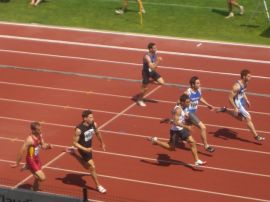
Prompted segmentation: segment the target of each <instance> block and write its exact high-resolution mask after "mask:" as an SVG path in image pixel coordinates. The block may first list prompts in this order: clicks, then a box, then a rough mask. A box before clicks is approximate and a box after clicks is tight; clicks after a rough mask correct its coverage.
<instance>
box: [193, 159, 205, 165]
mask: <svg viewBox="0 0 270 202" xmlns="http://www.w3.org/2000/svg"><path fill="white" fill-rule="evenodd" d="M205 164H206V161H201V160H200V159H199V160H197V161H196V162H195V166H203V165H205Z"/></svg>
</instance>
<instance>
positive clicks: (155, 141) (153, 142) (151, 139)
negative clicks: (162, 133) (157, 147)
mask: <svg viewBox="0 0 270 202" xmlns="http://www.w3.org/2000/svg"><path fill="white" fill-rule="evenodd" d="M147 140H148V141H150V142H151V143H152V144H156V143H157V140H158V138H157V137H148V138H147Z"/></svg>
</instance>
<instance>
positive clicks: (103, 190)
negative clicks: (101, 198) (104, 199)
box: [97, 185, 107, 194]
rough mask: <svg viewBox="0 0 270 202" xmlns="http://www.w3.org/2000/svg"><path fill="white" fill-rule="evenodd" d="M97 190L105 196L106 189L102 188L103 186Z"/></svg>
mask: <svg viewBox="0 0 270 202" xmlns="http://www.w3.org/2000/svg"><path fill="white" fill-rule="evenodd" d="M97 190H98V192H100V193H102V194H105V193H106V191H107V190H106V189H105V188H104V187H103V186H101V185H99V186H98V187H97Z"/></svg>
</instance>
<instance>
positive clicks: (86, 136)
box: [84, 129, 95, 142]
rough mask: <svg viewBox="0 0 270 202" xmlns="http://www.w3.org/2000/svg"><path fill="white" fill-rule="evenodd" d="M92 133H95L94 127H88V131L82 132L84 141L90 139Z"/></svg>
mask: <svg viewBox="0 0 270 202" xmlns="http://www.w3.org/2000/svg"><path fill="white" fill-rule="evenodd" d="M94 133H95V131H94V129H90V130H88V131H85V132H84V140H85V142H87V141H89V140H91V139H92V137H93V134H94Z"/></svg>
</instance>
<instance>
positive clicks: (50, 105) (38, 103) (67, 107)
mask: <svg viewBox="0 0 270 202" xmlns="http://www.w3.org/2000/svg"><path fill="white" fill-rule="evenodd" d="M1 101H5V102H15V103H23V104H31V105H40V106H46V107H56V108H62V109H72V110H84V108H79V107H71V106H66V105H55V104H47V103H40V102H30V101H23V100H12V99H6V98H0V102H1ZM133 104H134V105H135V103H133ZM134 105H133V106H134ZM133 106H132V107H133ZM130 108H131V107H130ZM130 108H128V109H130ZM128 109H127V110H125V112H126V111H128ZM92 110H93V111H95V112H99V113H106V114H114V115H116V116H117V117H118V113H117V112H110V111H103V110H98V109H94V108H93V109H92ZM121 115H122V116H128V117H135V118H144V119H152V120H159V121H160V120H161V118H164V117H152V116H142V115H136V114H128V113H121ZM119 116H120V115H119ZM8 118H9V117H8ZM205 125H206V126H210V127H215V128H228V129H236V130H240V131H249V129H246V128H238V127H232V126H225V125H217V124H210V123H205ZM257 132H259V133H270V131H264V130H257Z"/></svg>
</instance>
